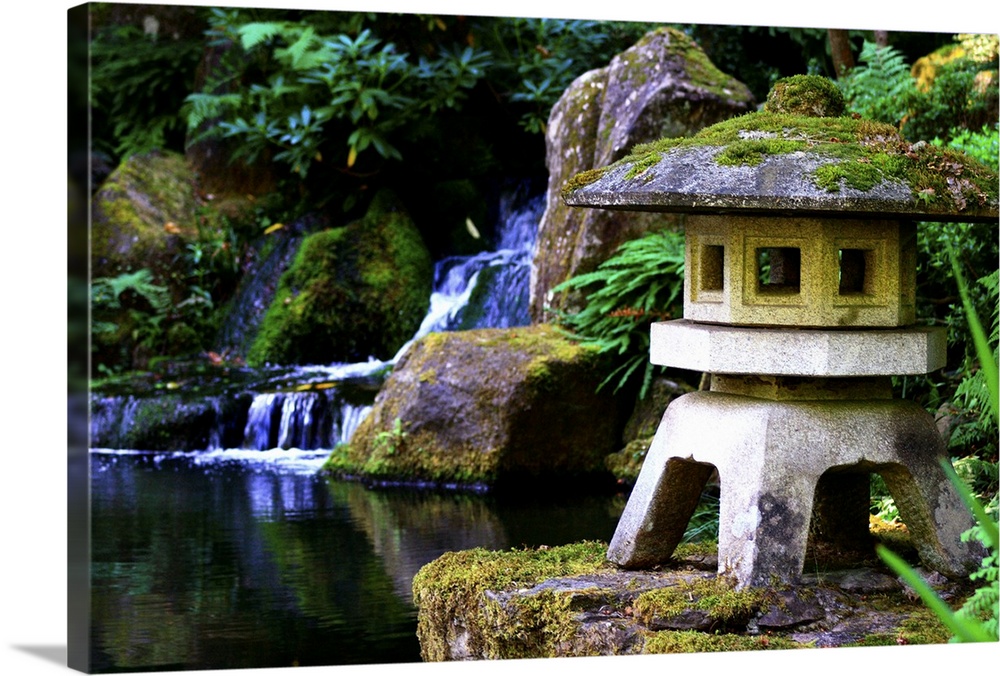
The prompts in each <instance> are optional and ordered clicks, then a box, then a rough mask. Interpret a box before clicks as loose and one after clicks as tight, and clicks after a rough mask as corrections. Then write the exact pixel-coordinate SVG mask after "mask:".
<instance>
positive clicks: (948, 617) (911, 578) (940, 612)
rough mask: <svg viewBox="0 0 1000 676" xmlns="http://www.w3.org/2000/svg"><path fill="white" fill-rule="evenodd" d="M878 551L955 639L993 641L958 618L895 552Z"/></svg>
mask: <svg viewBox="0 0 1000 676" xmlns="http://www.w3.org/2000/svg"><path fill="white" fill-rule="evenodd" d="M876 551H877V552H878V555H879V556H880V557H881V558H882V560H883V561H885V562H886V564H887V565H888V566H889V567H890V568H892V569H893V570H894V571H895V572H896V574H897V575H899V576H900V577H902V578H903V580H905V581H906V583H907V584H908V585H910V586H911V587H912V588H913V590H914V591H915V592H917V594H919V595H920V599H921V600H922V601H923V602H924V604H925V605H926V606H927V607H928V608H930V609H931V611H932V612H933V613H934V614H935V615H936V616H937V617H938V619H940V620H941V622H942V624H944V626H945V627H946V628H947V629H948V631H950V632H951V633H952V635H953V636H955V638H957V639H958V640H959V641H961V642H963V643H985V642H992V641H993V637H992V636H990V635H989V634H987V633H986V631H985V630H984V629H983V628H982V627H980V626H979V625H976V624H971V623H967V622H963V621H962V620H961V618H958V617H956V616H955V613H954V612H953V611H952V609H951V608H950V607H949V606H948V604H947V603H945V602H944V601H942V600H941V598H940V597H939V596H938V595H937V594H936V593H935V592H934V590H933V589H932V588H931V586H930V585H929V584H927V582H925V581H924V579H923V578H922V577H920V575H919V574H918V573H917V572H916V571H915V570H913V568H911V567H910V566H909V565H908V564H907V563H906V562H905V561H903V559H901V558H899V556H897V555H896V553H895V552H893V551H892V550H890V549H889V548H887V547H886V546H885V545H877V546H876Z"/></svg>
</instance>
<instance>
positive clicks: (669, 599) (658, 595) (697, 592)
mask: <svg viewBox="0 0 1000 676" xmlns="http://www.w3.org/2000/svg"><path fill="white" fill-rule="evenodd" d="M734 587H735V584H734V582H733V581H732V580H729V579H727V578H724V577H715V578H709V579H703V580H695V581H693V582H687V581H681V582H679V583H678V584H677V585H674V586H671V587H664V588H662V589H654V590H652V591H648V592H644V593H643V594H641V595H640V596H639V597H638V598H637V599H636V600H635V604H634V608H635V613H636V615H637V616H638V617H639V618H640V619H641V620H642V621H643V622H644V623H645V624H647V625H648V624H652V623H653V622H654V621H655V619H656V618H666V617H673V616H677V615H680V614H681V613H683V612H686V611H688V610H691V609H696V610H701V611H704V612H705V613H706V615H707V616H708V618H709V619H710V620H712V621H713V622H714V623H716V624H718V625H733V624H742V625H743V626H746V623H747V621H748V620H749V619H750V618H751V617H753V615H754V614H755V613H757V612H758V611H759V610H760V609H761V607H762V604H763V603H764V600H765V598H766V594H765V591H764V590H763V589H761V588H755V587H750V588H747V589H742V590H737V589H735V588H734Z"/></svg>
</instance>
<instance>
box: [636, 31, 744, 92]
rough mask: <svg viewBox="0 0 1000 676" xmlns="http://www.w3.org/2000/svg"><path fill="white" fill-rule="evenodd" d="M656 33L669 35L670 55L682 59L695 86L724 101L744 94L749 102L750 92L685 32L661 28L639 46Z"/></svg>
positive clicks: (649, 35)
mask: <svg viewBox="0 0 1000 676" xmlns="http://www.w3.org/2000/svg"><path fill="white" fill-rule="evenodd" d="M656 33H668V34H669V36H670V42H669V45H668V47H667V50H668V53H669V54H672V55H674V56H676V57H678V58H679V59H680V62H681V63H682V64H683V65H684V70H685V72H686V73H687V76H688V79H689V80H690V81H691V82H692V83H693V84H695V85H697V86H699V87H702V88H703V89H706V90H708V91H709V92H711V93H712V94H714V95H715V96H718V97H719V98H722V99H727V98H735V97H736V96H737V95H738V94H739V93H743V95H744V96H746V97H747V100H748V101H749V90H747V89H746V88H745V87H744V86H743V85H742V84H741V83H740V82H739V81H737V80H736V79H735V78H733V77H732V76H731V75H727V74H726V73H724V72H722V71H721V70H719V69H718V67H716V65H715V64H714V63H712V61H711V59H709V58H708V55H707V54H705V52H704V51H703V50H702V48H701V47H700V46H699V45H698V43H696V42H695V41H694V40H692V39H691V37H690V36H688V35H687V34H686V33H684V32H683V31H680V30H677V29H676V28H669V27H666V28H660V29H658V30H657V31H655V32H654V33H650V34H648V35H647V36H646V37H644V38H643V40H640V41H639V43H638V44H640V45H641V44H642V43H643V42H644V41H648V40H649V39H651V38H652V36H653V35H655V34H656Z"/></svg>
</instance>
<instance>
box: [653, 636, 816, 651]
mask: <svg viewBox="0 0 1000 676" xmlns="http://www.w3.org/2000/svg"><path fill="white" fill-rule="evenodd" d="M805 647H807V646H804V645H802V644H801V643H796V642H795V641H793V640H791V639H788V638H784V637H782V636H745V635H741V634H706V633H703V632H700V631H658V632H656V633H654V634H652V635H651V636H650V637H649V638H647V639H646V645H645V647H644V649H643V652H644V653H646V654H650V655H654V654H656V655H659V654H665V653H712V652H736V651H746V650H789V649H794V648H805Z"/></svg>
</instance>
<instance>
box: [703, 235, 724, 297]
mask: <svg viewBox="0 0 1000 676" xmlns="http://www.w3.org/2000/svg"><path fill="white" fill-rule="evenodd" d="M725 259H726V257H725V247H724V246H722V245H716V244H708V245H704V246H702V247H701V265H700V268H699V271H700V273H701V274H700V275H699V277H700V279H699V288H700V289H701V290H702V291H722V290H723V285H724V283H725Z"/></svg>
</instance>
